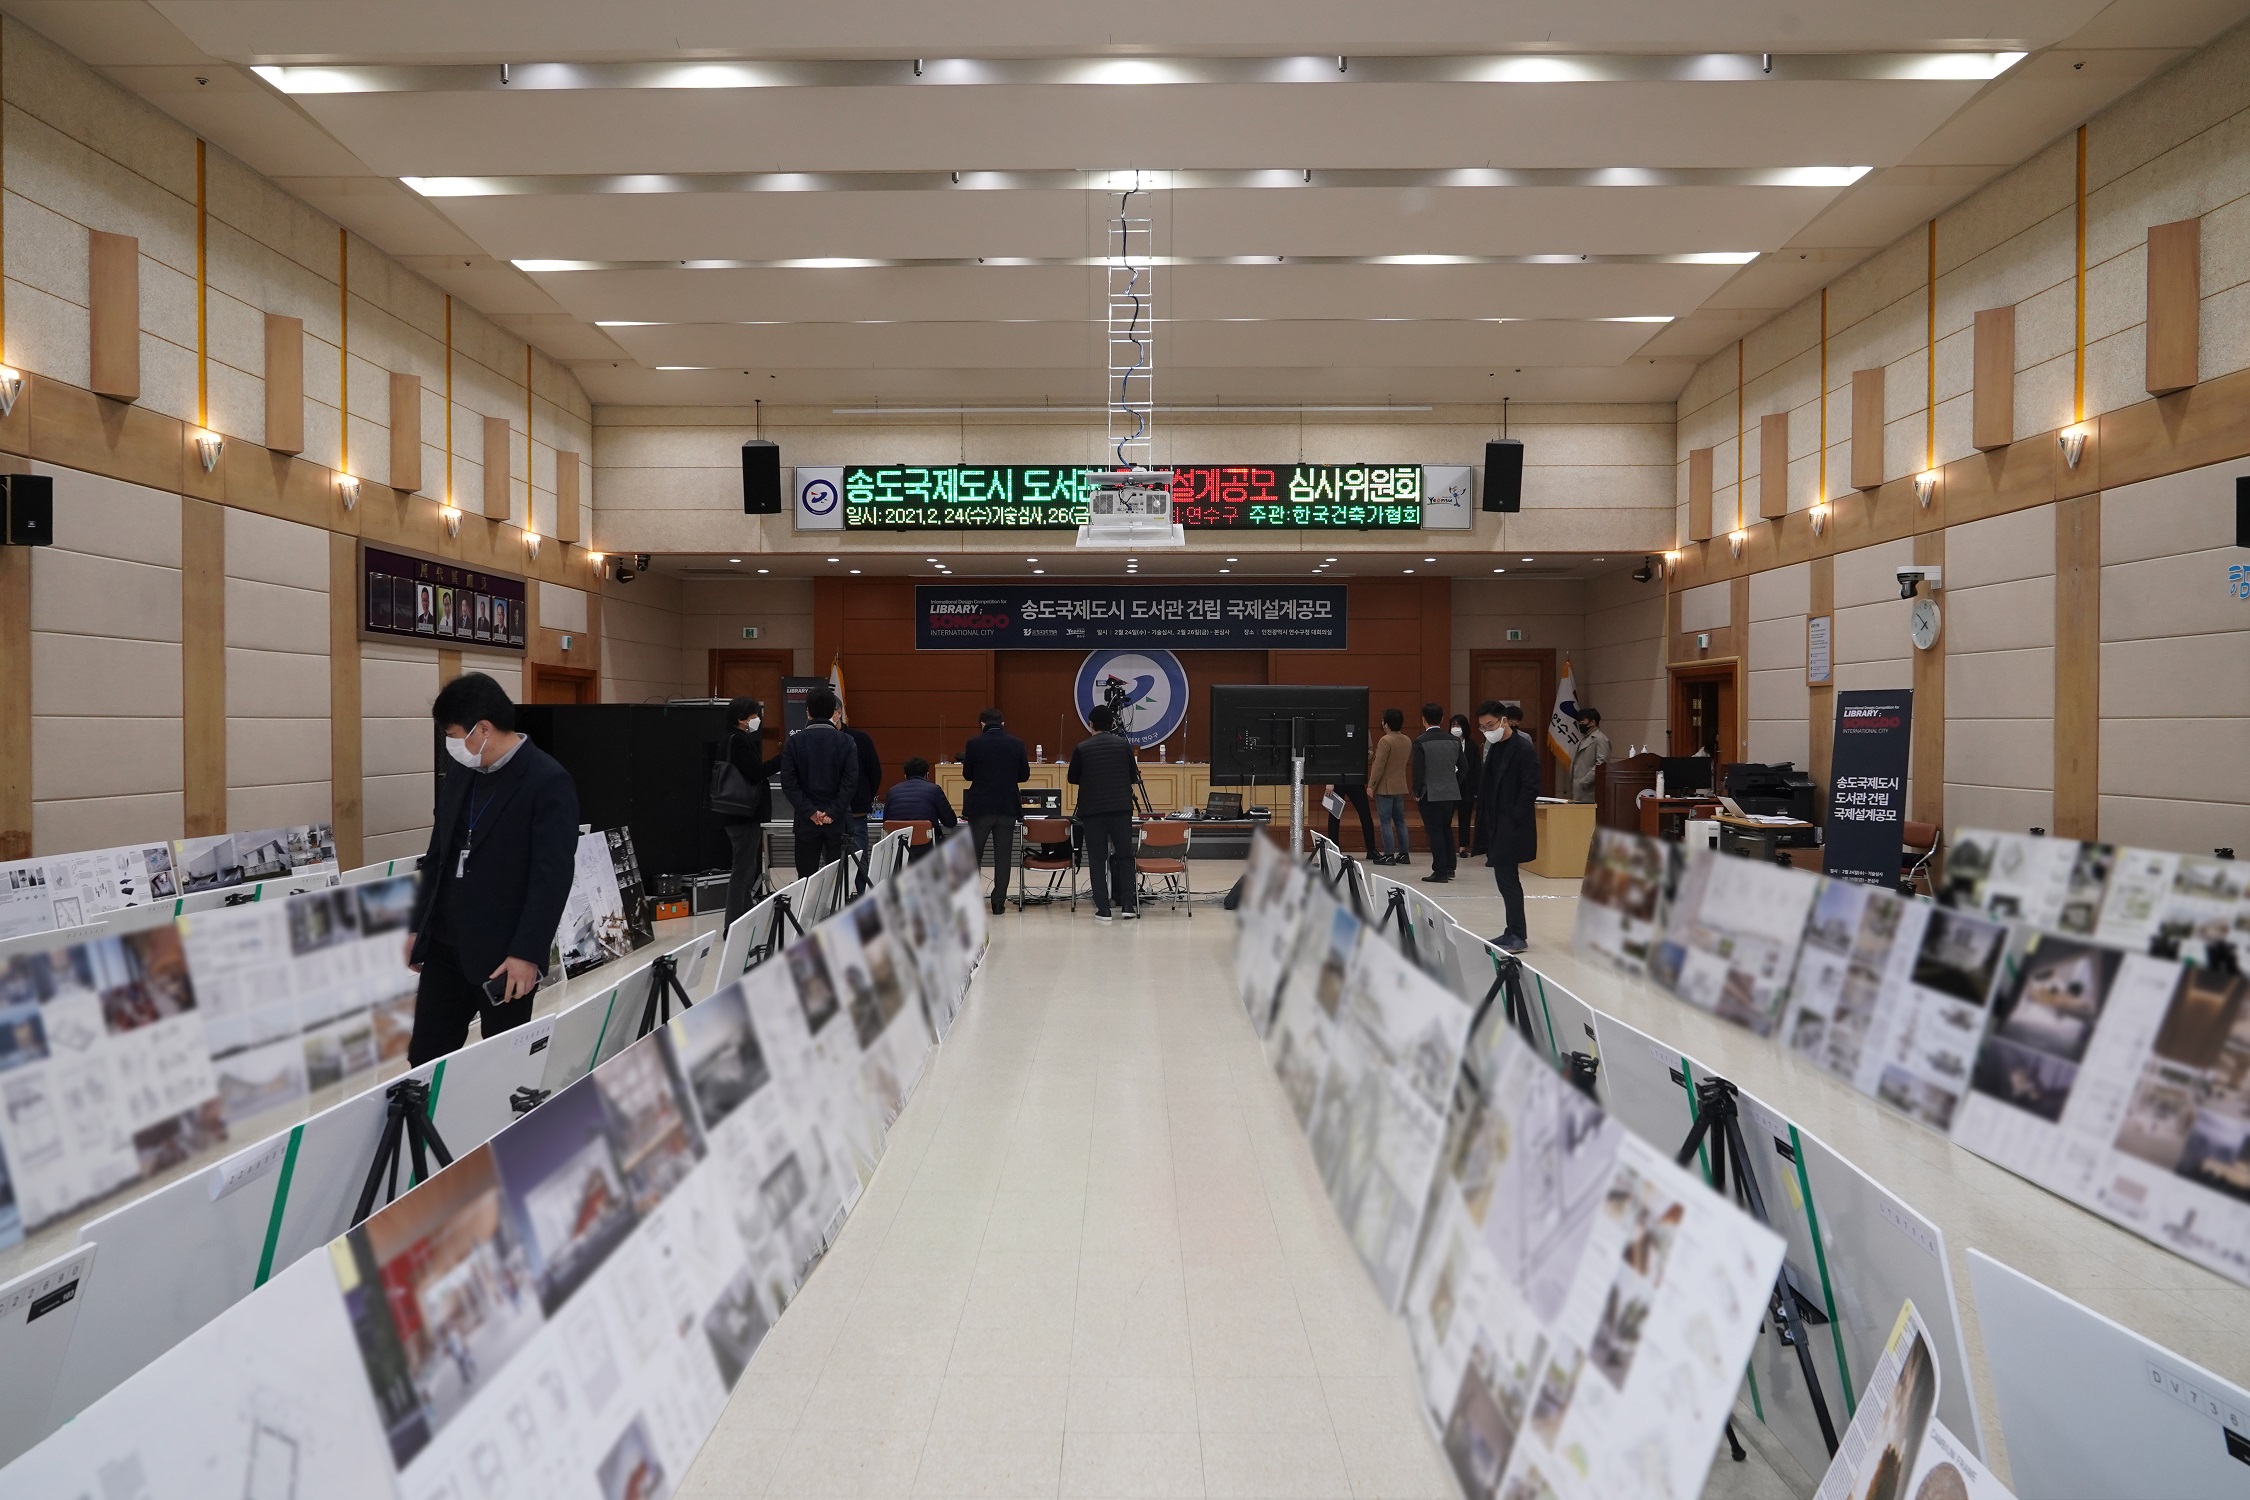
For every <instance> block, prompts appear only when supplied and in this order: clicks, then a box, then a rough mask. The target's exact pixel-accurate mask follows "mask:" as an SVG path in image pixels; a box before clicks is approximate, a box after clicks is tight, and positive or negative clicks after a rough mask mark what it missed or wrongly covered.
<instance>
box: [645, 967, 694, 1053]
mask: <svg viewBox="0 0 2250 1500" xmlns="http://www.w3.org/2000/svg"><path fill="white" fill-rule="evenodd" d="M648 967H649V976H648V999H647V1001H646V1002H645V1003H644V1004H643V1005H642V1006H641V1029H640V1030H638V1031H636V1032H634V1033H633V1037H634V1040H636V1041H638V1040H639V1039H640V1038H642V1037H644V1036H647V1035H648V1034H649V1033H650V1032H652V1031H654V1030H655V1029H656V1028H657V1027H659V1026H662V1025H663V1024H664V1023H665V1022H667V1021H669V1020H671V1019H672V1001H673V998H674V997H675V996H676V997H678V999H679V1002H680V1009H682V1010H686V1009H688V1008H689V1007H690V1006H692V1005H694V1004H695V1002H694V1001H693V1000H690V999H689V998H688V992H687V986H685V985H683V984H681V983H680V961H679V959H678V958H677V957H676V956H675V955H673V954H670V953H667V954H665V955H664V956H663V957H661V958H659V959H657V960H656V962H654V963H652V964H650V965H649V966H648Z"/></svg>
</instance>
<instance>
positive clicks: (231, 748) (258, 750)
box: [227, 718, 328, 791]
mask: <svg viewBox="0 0 2250 1500" xmlns="http://www.w3.org/2000/svg"><path fill="white" fill-rule="evenodd" d="M227 778H228V781H229V784H230V788H231V789H232V790H236V791H239V790H241V789H242V788H244V787H252V786H284V785H292V784H298V783H311V782H316V781H317V782H319V783H320V784H321V786H322V787H324V788H325V787H326V786H327V785H328V720H327V719H326V718H318V719H229V720H227Z"/></svg>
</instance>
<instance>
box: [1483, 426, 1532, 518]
mask: <svg viewBox="0 0 2250 1500" xmlns="http://www.w3.org/2000/svg"><path fill="white" fill-rule="evenodd" d="M1484 508H1485V509H1486V510H1506V511H1516V510H1522V509H1523V444H1522V443H1521V442H1519V441H1517V440H1516V439H1514V438H1494V439H1493V440H1492V441H1491V442H1489V443H1486V444H1485V445H1484Z"/></svg>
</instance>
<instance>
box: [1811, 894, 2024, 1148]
mask: <svg viewBox="0 0 2250 1500" xmlns="http://www.w3.org/2000/svg"><path fill="white" fill-rule="evenodd" d="M2008 945H2009V929H2008V928H2007V927H2006V926H2005V925H2004V924H2002V923H2000V922H1997V921H1994V920H1992V919H1991V918H1989V917H1983V916H1979V915H1978V914H1976V913H1974V912H1971V911H1966V910H1962V909H1959V908H1952V907H1941V906H1934V905H1932V904H1930V903H1929V902H1927V901H1914V900H1910V899H1908V898H1906V897H1903V896H1900V895H1898V894H1896V893H1895V892H1891V891H1885V890H1880V889H1878V888H1876V887H1874V886H1869V885H1858V884H1854V883H1853V882H1851V881H1845V880H1831V881H1826V882H1823V883H1822V884H1821V887H1820V892H1819V895H1818V897H1817V899H1816V900H1815V902H1814V904H1813V908H1812V915H1811V918H1810V920H1809V921H1808V922H1807V923H1806V926H1805V940H1804V945H1803V947H1802V948H1801V949H1800V950H1799V952H1798V956H1797V972H1796V977H1795V981H1794V983H1793V984H1792V986H1791V988H1790V992H1789V1010H1788V1014H1787V1016H1786V1017H1785V1018H1784V1023H1783V1026H1782V1032H1781V1034H1782V1039H1783V1045H1785V1046H1787V1047H1788V1048H1789V1049H1790V1050H1791V1051H1793V1052H1795V1053H1797V1054H1798V1055H1799V1056H1801V1057H1803V1058H1805V1059H1807V1060H1808V1061H1810V1062H1812V1063H1814V1064H1815V1065H1816V1066H1818V1067H1820V1068H1823V1069H1825V1070H1826V1071H1828V1072H1830V1073H1833V1074H1835V1075H1836V1076H1837V1077H1838V1078H1841V1079H1843V1080H1844V1081H1845V1082H1846V1083H1849V1084H1850V1085H1851V1086H1852V1087H1853V1088H1855V1089H1858V1090H1859V1091H1860V1092H1861V1093H1863V1094H1868V1095H1871V1096H1873V1097H1874V1098H1877V1099H1880V1100H1882V1101H1883V1102H1884V1103H1885V1104H1888V1105H1890V1106H1891V1107H1892V1108H1893V1109H1896V1110H1899V1111H1900V1112H1902V1113H1904V1114H1907V1115H1911V1116H1913V1117H1914V1118H1915V1119H1917V1120H1920V1121H1921V1122H1922V1123H1923V1124H1925V1125H1927V1126H1929V1127H1930V1128H1931V1129H1933V1130H1949V1129H1951V1128H1952V1125H1953V1116H1954V1112H1955V1111H1956V1110H1957V1109H1958V1108H1959V1107H1960V1103H1961V1098H1962V1096H1963V1094H1965V1093H1966V1092H1967V1091H1968V1086H1969V1069H1970V1067H1971V1065H1972V1064H1973V1062H1974V1061H1975V1058H1976V1048H1977V1041H1978V1038H1980V1037H1982V1036H1983V1035H1984V1027H1985V1019H1986V1017H1987V1015H1988V1014H1989V1013H1990V1005H1991V999H1992V992H1993V990H1994V989H1995V988H1996V987H1997V986H1998V985H1999V983H2000V982H2001V979H2002V976H2003V974H2004V972H2005V959H2006V956H2007V953H2008Z"/></svg>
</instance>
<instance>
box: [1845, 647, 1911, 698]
mask: <svg viewBox="0 0 2250 1500" xmlns="http://www.w3.org/2000/svg"><path fill="white" fill-rule="evenodd" d="M1912 686H1914V663H1913V662H1911V661H1909V660H1908V659H1907V658H1905V657H1903V656H1899V657H1892V658H1890V659H1889V660H1885V661H1843V660H1838V661H1837V663H1836V688H1837V690H1838V691H1839V692H1847V693H1868V692H1890V691H1893V690H1895V689H1898V688H1910V687H1912Z"/></svg>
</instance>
